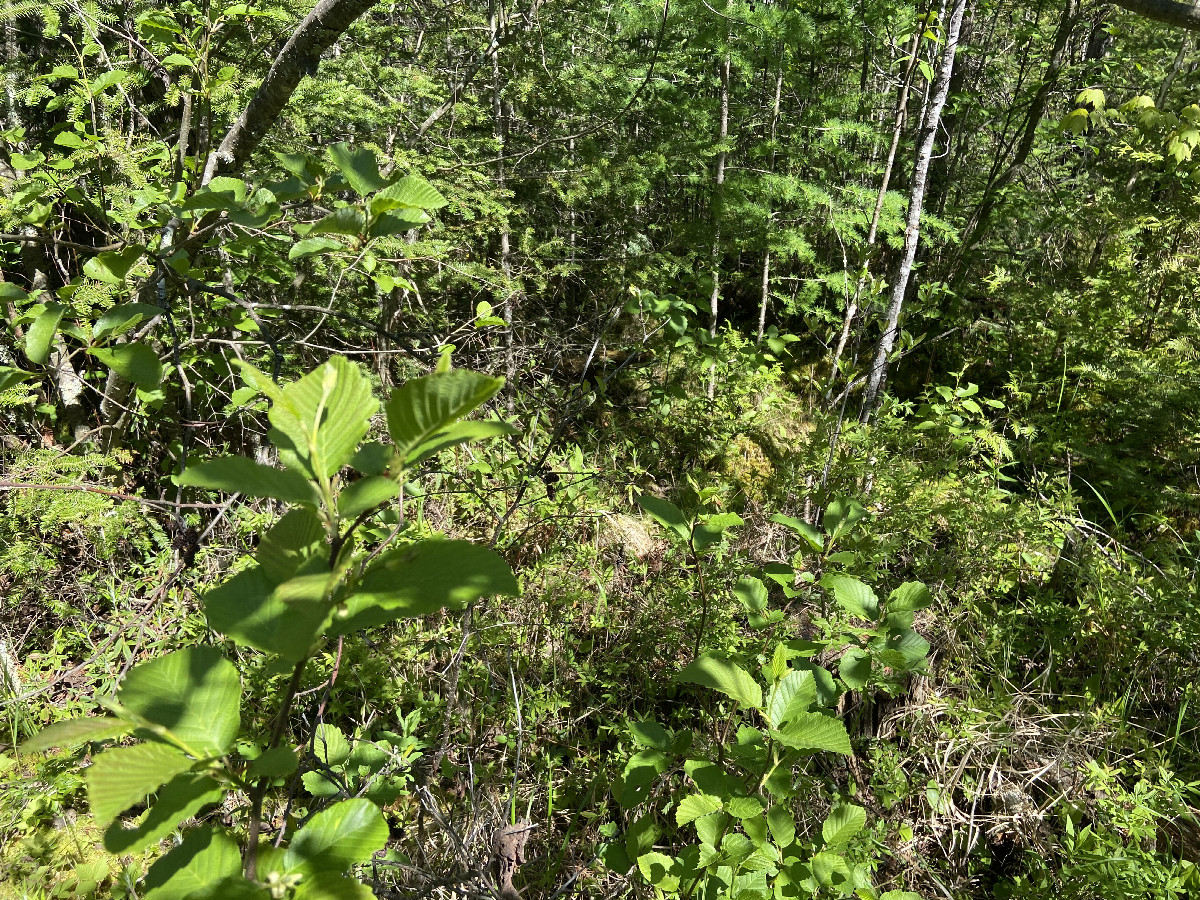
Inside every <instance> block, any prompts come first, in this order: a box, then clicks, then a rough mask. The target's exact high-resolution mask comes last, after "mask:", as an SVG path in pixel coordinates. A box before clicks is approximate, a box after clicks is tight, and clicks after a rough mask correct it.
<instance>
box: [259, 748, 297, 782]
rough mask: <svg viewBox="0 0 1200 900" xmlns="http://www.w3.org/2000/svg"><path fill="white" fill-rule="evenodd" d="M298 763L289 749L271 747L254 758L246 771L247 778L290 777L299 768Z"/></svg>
mask: <svg viewBox="0 0 1200 900" xmlns="http://www.w3.org/2000/svg"><path fill="white" fill-rule="evenodd" d="M299 765H300V762H299V760H297V759H296V754H295V752H294V751H293V750H292V748H291V747H272V748H271V749H270V750H265V751H264V752H263V753H261V754H259V755H258V756H257V757H255V759H254V761H253V762H251V763H250V767H249V768H248V769H247V770H246V775H247V777H249V778H261V777H263V776H265V777H267V778H280V777H282V776H284V775H291V774H292V773H293V772H295V771H296V769H297V768H298V767H299Z"/></svg>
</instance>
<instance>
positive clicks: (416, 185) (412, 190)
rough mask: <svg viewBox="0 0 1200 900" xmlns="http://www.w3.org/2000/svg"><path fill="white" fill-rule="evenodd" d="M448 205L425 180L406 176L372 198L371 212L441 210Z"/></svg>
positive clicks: (415, 176)
mask: <svg viewBox="0 0 1200 900" xmlns="http://www.w3.org/2000/svg"><path fill="white" fill-rule="evenodd" d="M446 203H447V200H446V198H445V197H443V196H442V195H441V194H439V193H438V192H437V189H436V188H434V186H433V185H431V184H430V183H429V182H428V181H426V180H425V179H424V178H421V177H419V176H417V175H406V176H405V177H403V178H401V179H400V180H399V181H397V182H396V183H395V184H392V185H388V186H387V187H385V188H384V189H383V190H381V191H380V192H379V193H377V194H376V195H375V196H374V197H372V198H371V212H373V213H381V212H384V211H386V210H389V209H399V208H407V209H441V208H442V207H443V206H445V205H446Z"/></svg>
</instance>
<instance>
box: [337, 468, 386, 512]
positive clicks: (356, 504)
mask: <svg viewBox="0 0 1200 900" xmlns="http://www.w3.org/2000/svg"><path fill="white" fill-rule="evenodd" d="M399 494H400V485H399V484H397V483H396V482H395V481H393V480H392V479H390V478H384V477H383V476H381V475H371V476H368V477H367V478H360V479H359V480H358V481H356V482H354V483H353V484H351V485H350V486H349V487H347V488H345V489H344V490H343V491H342V493H341V495H340V496H339V497H338V515H339V516H341V517H342V518H343V519H353V518H355V517H356V516H357V515H358V514H359V513H363V512H366V511H367V510H368V509H371V508H373V507H376V506H379V505H380V504H381V503H390V502H391V501H393V500H395V499H396V497H397V496H399Z"/></svg>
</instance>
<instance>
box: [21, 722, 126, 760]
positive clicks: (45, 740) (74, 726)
mask: <svg viewBox="0 0 1200 900" xmlns="http://www.w3.org/2000/svg"><path fill="white" fill-rule="evenodd" d="M132 730H133V724H132V723H131V722H126V721H125V720H123V719H114V718H112V717H111V716H100V717H97V718H93V719H69V720H67V721H66V722H55V723H54V724H53V725H47V726H46V727H45V728H43V729H42V730H41V731H39V732H38V733H37V734H35V735H34V736H33V737H31V738H30V739H29V740H27V741H25V742H24V743H23V744H21V746H20V747H18V748H17V750H18V752H20V753H38V752H40V751H42V750H49V749H50V748H51V747H73V746H75V745H76V744H83V743H88V742H90V741H105V740H109V739H110V738H116V737H120V736H121V735H123V734H128V733H129V732H130V731H132Z"/></svg>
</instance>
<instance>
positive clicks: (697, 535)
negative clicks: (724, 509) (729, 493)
mask: <svg viewBox="0 0 1200 900" xmlns="http://www.w3.org/2000/svg"><path fill="white" fill-rule="evenodd" d="M744 524H745V522H743V521H742V517H741V516H739V515H738V514H737V513H718V514H717V515H715V516H708V517H706V518H705V519H704V521H702V522H698V523H696V527H695V528H693V529H692V544H693V545H694V546H695V548H696V549H697V550H707V549H708V548H709V547H711V546H712V545H713V544H715V543H717V542H719V541H721V540H722V539H723V538H724V537H725V531H726V530H727V529H729V528H733V527H735V526H737V525H744Z"/></svg>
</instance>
